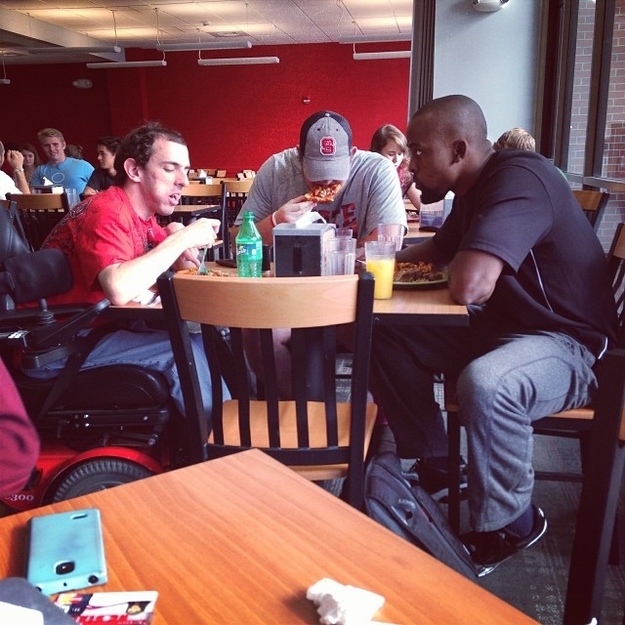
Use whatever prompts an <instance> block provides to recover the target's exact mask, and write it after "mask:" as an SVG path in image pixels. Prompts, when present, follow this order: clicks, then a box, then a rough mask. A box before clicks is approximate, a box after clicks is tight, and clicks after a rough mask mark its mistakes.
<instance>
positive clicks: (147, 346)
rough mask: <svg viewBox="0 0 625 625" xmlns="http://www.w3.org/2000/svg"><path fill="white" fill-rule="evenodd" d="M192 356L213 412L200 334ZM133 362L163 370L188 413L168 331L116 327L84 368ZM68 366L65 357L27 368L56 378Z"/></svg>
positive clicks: (180, 407) (194, 337) (175, 397)
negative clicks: (130, 329)
mask: <svg viewBox="0 0 625 625" xmlns="http://www.w3.org/2000/svg"><path fill="white" fill-rule="evenodd" d="M191 343H192V345H193V355H194V357H195V363H196V369H197V374H198V378H199V381H200V389H201V392H202V400H203V402H204V410H205V411H206V413H207V414H210V412H211V409H212V396H211V380H210V372H209V369H208V363H207V362H206V355H205V354H204V348H203V346H202V337H201V335H200V334H192V335H191ZM118 364H132V365H139V366H142V367H145V368H146V369H152V370H154V371H159V372H161V373H162V374H163V375H164V376H165V377H166V378H167V381H168V382H169V385H170V387H171V397H172V399H173V400H174V403H175V404H176V407H177V408H178V410H180V412H181V414H185V410H184V400H183V397H182V389H181V388H180V379H179V377H178V370H177V369H176V366H175V364H174V354H173V352H172V350H171V343H170V342H169V334H168V333H167V332H166V331H165V330H156V329H152V328H144V329H143V330H142V331H140V332H136V331H134V332H133V331H129V330H116V331H114V332H111V333H110V334H107V335H105V336H104V338H103V339H101V340H100V341H99V343H98V344H97V345H96V346H95V347H94V349H93V350H92V351H91V353H90V354H89V356H88V357H87V359H86V360H85V362H84V364H83V366H82V369H87V368H91V367H100V366H103V365H118ZM64 365H65V360H58V361H56V362H53V363H50V364H49V365H47V366H46V367H42V368H41V369H39V370H37V371H27V372H26V373H27V374H28V375H30V376H32V377H46V378H47V377H53V376H56V375H58V373H59V371H60V370H61V369H62V368H63V366H64ZM222 385H223V389H224V400H225V399H230V392H229V391H228V389H227V387H226V385H225V383H222Z"/></svg>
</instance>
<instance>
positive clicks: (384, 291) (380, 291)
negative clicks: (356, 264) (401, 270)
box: [367, 258, 395, 299]
mask: <svg viewBox="0 0 625 625" xmlns="http://www.w3.org/2000/svg"><path fill="white" fill-rule="evenodd" d="M367 271H370V272H371V273H372V274H373V276H374V278H375V288H374V290H373V297H374V299H389V298H390V297H391V296H392V295H393V273H394V272H395V259H394V258H368V259H367Z"/></svg>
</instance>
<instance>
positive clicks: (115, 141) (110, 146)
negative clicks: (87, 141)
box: [95, 137, 122, 154]
mask: <svg viewBox="0 0 625 625" xmlns="http://www.w3.org/2000/svg"><path fill="white" fill-rule="evenodd" d="M121 142H122V138H121V137H98V139H97V141H96V142H95V144H96V145H103V146H104V147H105V148H106V149H107V150H108V151H109V152H110V153H111V154H117V150H118V149H119V146H120V144H121Z"/></svg>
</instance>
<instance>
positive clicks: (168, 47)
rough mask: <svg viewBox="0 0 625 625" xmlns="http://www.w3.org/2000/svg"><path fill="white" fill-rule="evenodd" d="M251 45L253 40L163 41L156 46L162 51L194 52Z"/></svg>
mask: <svg viewBox="0 0 625 625" xmlns="http://www.w3.org/2000/svg"><path fill="white" fill-rule="evenodd" d="M251 47H252V42H251V41H239V42H237V41H223V42H222V41H215V42H211V43H161V44H159V45H157V46H156V49H157V50H160V51H161V52H194V51H196V50H243V49H244V48H251Z"/></svg>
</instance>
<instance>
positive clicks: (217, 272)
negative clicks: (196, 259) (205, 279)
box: [177, 268, 233, 278]
mask: <svg viewBox="0 0 625 625" xmlns="http://www.w3.org/2000/svg"><path fill="white" fill-rule="evenodd" d="M177 273H178V274H181V275H183V276H197V275H200V276H220V277H222V278H232V276H233V274H232V273H228V272H227V271H221V269H204V271H202V272H200V271H198V269H197V268H194V269H181V270H180V271H178V272H177Z"/></svg>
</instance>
